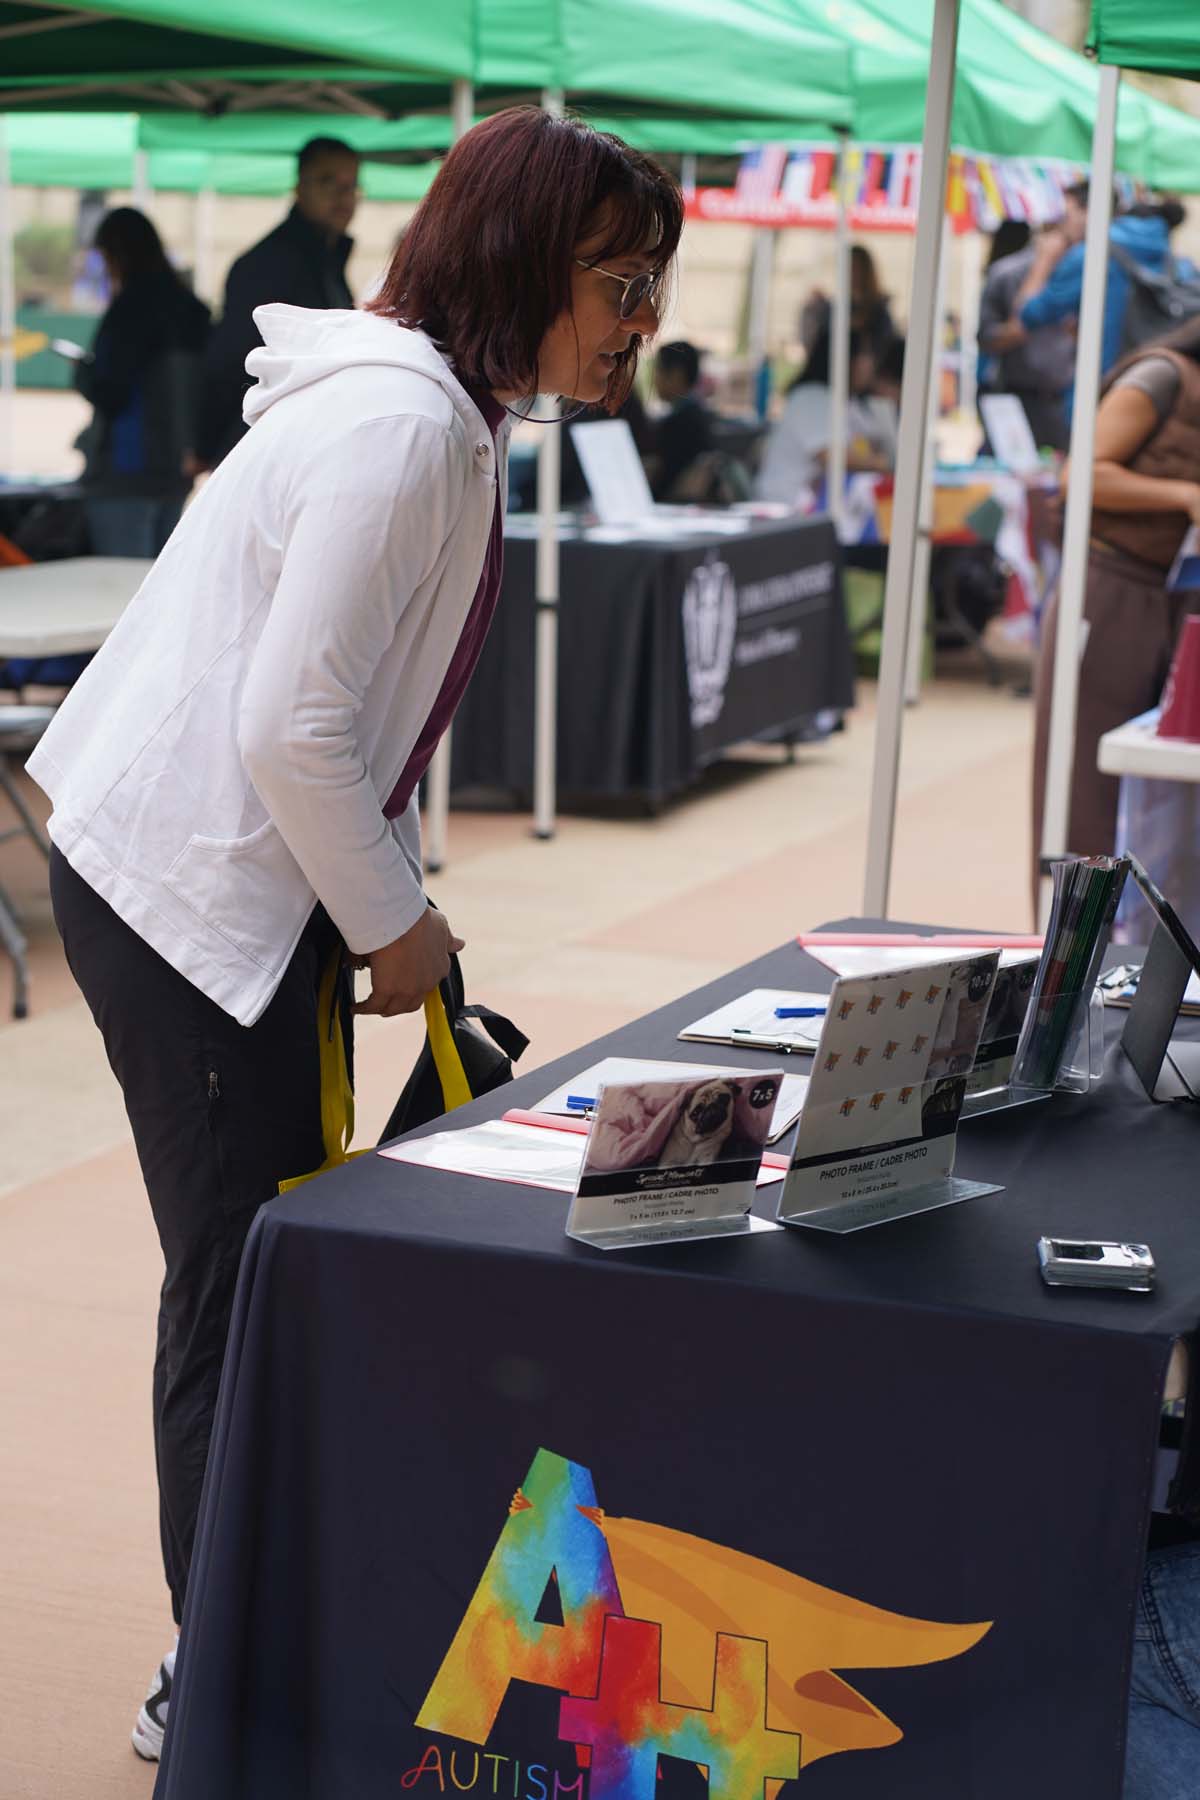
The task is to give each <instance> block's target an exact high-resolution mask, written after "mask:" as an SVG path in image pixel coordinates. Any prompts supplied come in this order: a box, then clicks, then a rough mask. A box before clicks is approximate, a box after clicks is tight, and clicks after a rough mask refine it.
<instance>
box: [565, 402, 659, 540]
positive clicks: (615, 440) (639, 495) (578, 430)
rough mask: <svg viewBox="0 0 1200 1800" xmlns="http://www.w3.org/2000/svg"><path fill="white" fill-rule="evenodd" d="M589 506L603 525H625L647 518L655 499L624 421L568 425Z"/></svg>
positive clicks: (600, 421) (598, 420)
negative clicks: (588, 492) (581, 470)
mask: <svg viewBox="0 0 1200 1800" xmlns="http://www.w3.org/2000/svg"><path fill="white" fill-rule="evenodd" d="M567 429H568V430H569V431H570V433H571V441H572V443H573V444H574V445H575V448H576V450H577V451H578V453H579V461H580V464H581V466H582V468H583V473H584V477H585V479H586V481H587V484H588V488H589V489H590V491H591V496H592V505H593V506H594V507H595V509H596V515H597V517H598V518H599V520H600V523H601V524H602V525H627V524H629V523H630V522H631V521H632V520H635V519H637V520H642V519H647V518H649V517H650V515H651V513H652V512H653V511H654V497H653V495H652V494H651V492H650V483H649V482H648V481H647V479H646V471H645V469H644V468H643V467H642V459H641V457H640V456H639V455H638V453H637V445H636V444H635V443H634V441H633V433H632V431H630V429H629V425H628V422H627V421H626V420H625V419H597V420H594V421H592V422H591V423H589V424H586V425H570V426H568V428H567Z"/></svg>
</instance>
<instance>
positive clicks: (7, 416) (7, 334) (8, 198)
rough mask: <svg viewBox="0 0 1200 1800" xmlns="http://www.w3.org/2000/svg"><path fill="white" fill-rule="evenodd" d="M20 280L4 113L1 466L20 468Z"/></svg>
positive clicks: (0, 160) (0, 150) (0, 168)
mask: <svg viewBox="0 0 1200 1800" xmlns="http://www.w3.org/2000/svg"><path fill="white" fill-rule="evenodd" d="M16 333H17V281H16V266H15V259H14V256H13V219H12V182H11V180H10V168H9V160H8V127H7V124H6V121H5V120H4V118H3V117H0V469H3V470H5V471H6V472H7V473H8V474H10V475H11V474H14V473H15V472H16V453H17V435H16V396H17V352H16V344H15V341H14V340H15V338H16Z"/></svg>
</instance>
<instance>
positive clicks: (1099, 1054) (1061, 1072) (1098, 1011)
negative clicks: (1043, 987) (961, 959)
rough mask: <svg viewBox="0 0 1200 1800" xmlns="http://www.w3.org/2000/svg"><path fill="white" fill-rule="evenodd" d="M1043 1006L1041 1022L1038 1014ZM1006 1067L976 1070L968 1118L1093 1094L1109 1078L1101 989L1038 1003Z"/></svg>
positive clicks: (964, 1112) (968, 1099)
mask: <svg viewBox="0 0 1200 1800" xmlns="http://www.w3.org/2000/svg"><path fill="white" fill-rule="evenodd" d="M1035 1005H1037V1006H1038V1010H1039V1012H1040V1015H1041V1016H1040V1018H1038V1017H1036V1016H1034V1010H1033V1009H1034V1006H1035ZM1030 1015H1031V1016H1030V1019H1029V1021H1027V1023H1026V1026H1025V1028H1024V1029H1023V1030H1022V1033H1021V1037H1020V1040H1019V1042H1018V1045H1017V1048H1016V1051H1015V1052H1014V1054H1013V1056H1012V1058H1011V1060H1010V1061H1009V1062H1008V1063H1007V1065H1006V1066H1005V1065H1000V1064H993V1065H991V1066H990V1067H989V1068H985V1069H976V1070H974V1071H973V1072H972V1074H971V1076H970V1078H969V1079H968V1082H967V1095H966V1099H965V1100H964V1102H963V1110H962V1116H963V1118H964V1119H976V1118H980V1117H982V1116H985V1115H986V1114H989V1113H994V1112H1003V1111H1006V1110H1007V1109H1008V1108H1010V1107H1013V1106H1028V1105H1030V1104H1031V1103H1032V1102H1033V1101H1035V1100H1049V1099H1050V1097H1051V1095H1052V1094H1077V1095H1086V1094H1090V1093H1091V1091H1092V1089H1093V1088H1094V1087H1096V1086H1098V1084H1099V1083H1100V1081H1101V1080H1102V1079H1103V1076H1104V1025H1105V1013H1104V999H1103V996H1102V994H1101V991H1100V989H1099V988H1098V987H1095V986H1093V987H1092V988H1091V989H1089V990H1086V991H1081V992H1079V993H1074V994H1058V995H1055V996H1054V997H1053V999H1052V1000H1051V1001H1048V1002H1045V1001H1044V1002H1041V1003H1038V1002H1033V1003H1031V1007H1030Z"/></svg>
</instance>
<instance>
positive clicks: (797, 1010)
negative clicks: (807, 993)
mask: <svg viewBox="0 0 1200 1800" xmlns="http://www.w3.org/2000/svg"><path fill="white" fill-rule="evenodd" d="M827 1011H828V1008H827V1007H824V1006H777V1007H776V1008H775V1017H776V1018H777V1019H823V1018H824V1016H825V1014H826V1012H827Z"/></svg>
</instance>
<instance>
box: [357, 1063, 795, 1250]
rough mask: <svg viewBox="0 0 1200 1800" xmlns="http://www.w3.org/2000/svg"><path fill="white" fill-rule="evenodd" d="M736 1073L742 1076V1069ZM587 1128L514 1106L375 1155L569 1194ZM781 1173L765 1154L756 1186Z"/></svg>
mask: <svg viewBox="0 0 1200 1800" xmlns="http://www.w3.org/2000/svg"><path fill="white" fill-rule="evenodd" d="M673 1066H675V1067H678V1064H675V1065H673ZM740 1072H741V1073H742V1074H743V1075H744V1074H745V1070H744V1069H743V1070H741V1071H740ZM588 1129H589V1128H588V1123H587V1121H586V1120H585V1119H567V1118H554V1117H547V1116H545V1115H543V1114H538V1113H528V1112H521V1111H519V1110H514V1111H512V1112H509V1113H506V1114H505V1116H504V1117H503V1118H502V1119H489V1120H487V1121H486V1122H485V1123H484V1124H482V1125H467V1126H463V1127H461V1128H460V1129H459V1130H457V1131H455V1130H448V1131H435V1132H432V1133H431V1134H430V1135H429V1136H428V1137H419V1138H405V1139H402V1140H401V1142H400V1143H398V1144H389V1145H388V1146H387V1148H386V1149H383V1150H380V1151H379V1155H380V1156H384V1157H387V1159H388V1160H389V1162H402V1163H413V1164H415V1165H416V1167H418V1168H424V1169H445V1170H447V1171H449V1172H450V1173H451V1174H456V1175H476V1176H479V1177H480V1178H481V1179H482V1180H484V1181H510V1182H515V1183H516V1184H517V1185H518V1186H520V1187H537V1188H548V1189H550V1190H551V1191H552V1192H553V1193H556V1194H573V1193H574V1192H575V1189H576V1188H577V1187H578V1185H579V1176H580V1173H581V1171H582V1169H583V1159H584V1153H585V1151H586V1149H587V1140H588ZM786 1173H787V1158H786V1157H783V1156H775V1155H772V1154H771V1153H770V1152H768V1157H766V1158H764V1159H763V1165H762V1167H761V1169H760V1170H759V1173H758V1185H759V1187H766V1186H767V1185H768V1184H769V1183H770V1182H773V1181H782V1180H783V1178H784V1175H785V1174H786ZM756 1223H757V1222H756Z"/></svg>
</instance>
